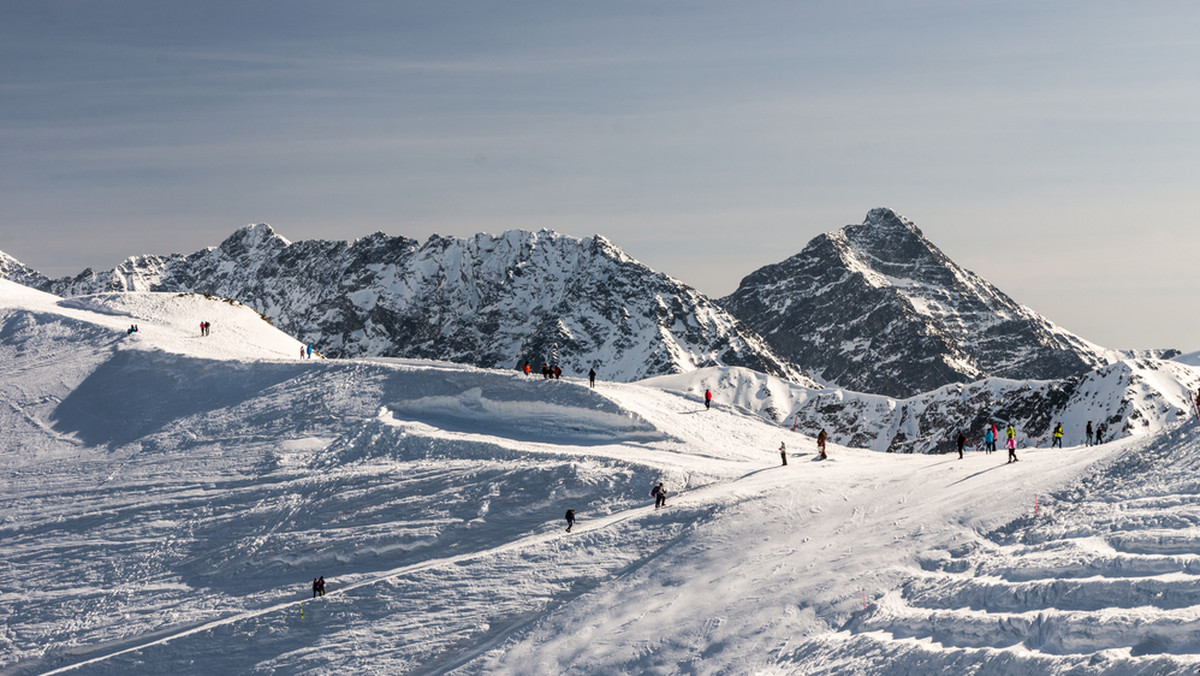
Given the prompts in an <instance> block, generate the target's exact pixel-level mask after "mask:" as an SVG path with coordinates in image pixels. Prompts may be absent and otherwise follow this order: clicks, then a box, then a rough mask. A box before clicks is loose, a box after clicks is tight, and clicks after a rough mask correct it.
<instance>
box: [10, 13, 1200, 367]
mask: <svg viewBox="0 0 1200 676" xmlns="http://www.w3.org/2000/svg"><path fill="white" fill-rule="evenodd" d="M0 16H2V17H3V20H0V250H3V251H5V252H7V253H9V254H11V255H13V256H15V257H16V258H18V259H19V260H21V261H23V262H25V263H26V264H28V265H31V266H33V267H35V268H38V269H40V270H42V271H43V272H45V273H47V274H51V275H64V274H73V273H76V272H78V271H80V270H81V269H83V268H84V267H86V266H93V267H111V266H113V265H115V264H116V263H118V262H119V261H120V260H121V259H123V258H125V257H127V256H130V255H134V254H142V253H170V252H191V251H194V250H197V249H200V248H202V247H205V246H210V245H215V244H218V243H219V242H220V241H221V240H223V239H224V238H225V237H227V236H228V235H229V234H230V233H231V232H232V231H233V230H234V229H236V228H238V227H240V226H241V225H244V224H247V223H256V222H268V223H271V224H272V225H273V226H274V227H275V229H276V230H277V231H278V232H280V233H281V234H283V235H284V236H286V237H288V238H289V239H292V240H300V239H310V238H324V239H352V238H355V237H359V236H362V235H366V234H369V233H371V232H375V231H383V232H386V233H389V234H394V235H407V236H410V237H414V238H417V239H421V240H423V239H425V238H426V237H427V236H429V235H430V234H432V233H439V234H453V235H470V234H473V233H476V232H481V231H486V232H498V231H502V230H505V229H508V228H526V229H538V228H550V229H554V230H558V231H560V232H564V233H568V234H572V235H577V236H587V235H590V234H593V233H600V234H603V235H605V236H607V237H609V238H610V239H612V240H613V241H614V242H616V243H617V244H618V245H619V246H621V247H622V248H624V249H625V250H626V251H627V252H628V253H629V254H630V255H632V256H634V257H635V258H638V259H639V260H641V261H642V262H644V263H646V264H647V265H650V266H651V267H653V268H655V269H658V270H661V271H664V272H667V273H669V274H671V275H674V276H675V277H678V278H680V279H682V280H684V281H686V282H688V283H690V284H692V285H694V286H696V287H697V288H699V289H700V290H701V291H704V292H706V293H708V294H710V295H713V296H722V295H725V294H727V293H729V292H731V291H732V290H733V289H734V288H735V287H736V285H737V283H738V281H739V280H740V278H741V277H742V276H744V275H746V274H748V273H749V272H751V271H753V270H754V269H756V268H758V267H761V266H762V265H765V264H768V263H773V262H777V261H779V260H782V259H783V258H786V257H787V256H790V255H792V254H794V253H796V252H798V251H799V250H800V249H801V248H802V247H803V246H804V244H805V243H806V242H807V241H808V240H809V239H811V238H812V237H813V236H815V235H817V234H819V233H821V232H825V231H828V230H833V229H836V228H838V227H841V226H842V225H845V224H847V223H856V222H860V221H861V220H862V218H863V217H864V215H865V214H866V212H867V211H868V210H869V209H871V208H872V207H876V206H890V207H892V208H895V209H896V210H897V211H899V212H900V213H902V214H904V215H906V216H907V217H909V218H911V219H912V220H914V221H915V222H916V223H917V224H918V226H920V227H921V228H922V230H924V232H925V233H926V235H928V236H929V237H930V238H931V239H932V240H933V241H934V243H935V244H937V245H938V246H940V247H941V248H942V249H943V250H944V251H945V252H946V253H947V254H948V255H949V256H950V257H951V258H953V259H954V260H956V261H957V262H959V263H960V264H962V265H964V266H966V267H968V268H970V269H972V270H974V271H975V272H977V273H979V274H980V275H982V276H984V277H985V278H987V279H988V280H990V281H992V282H993V283H995V284H997V285H998V286H999V287H1000V288H1001V289H1002V290H1004V291H1006V292H1007V293H1009V294H1010V295H1012V296H1013V297H1015V298H1016V299H1017V300H1019V301H1021V302H1023V303H1026V304H1027V305H1029V306H1031V307H1032V308H1033V309H1035V310H1037V311H1039V312H1041V313H1042V314H1044V315H1046V316H1048V317H1049V318H1050V319H1051V320H1053V321H1056V322H1058V323H1060V324H1062V325H1063V326H1065V327H1066V328H1068V329H1070V330H1072V331H1075V332H1077V333H1079V334H1080V335H1082V336H1083V337H1085V338H1088V339H1090V340H1093V341H1095V342H1098V343H1101V344H1103V345H1106V346H1110V347H1117V348H1123V347H1178V348H1180V349H1185V350H1196V349H1200V340H1198V339H1197V336H1198V335H1200V332H1198V330H1200V319H1198V318H1197V317H1196V315H1195V313H1194V312H1193V311H1192V310H1193V308H1194V307H1195V306H1196V303H1195V301H1194V299H1195V298H1196V296H1197V292H1198V291H1200V275H1197V274H1196V273H1194V272H1193V271H1192V270H1193V269H1194V268H1195V267H1196V266H1197V264H1198V263H1197V261H1196V257H1197V254H1200V230H1198V229H1197V228H1196V226H1195V223H1194V222H1193V217H1194V216H1193V215H1194V214H1196V213H1197V212H1198V209H1197V207H1200V194H1198V192H1197V186H1198V185H1200V180H1198V179H1200V161H1198V159H1197V158H1200V77H1198V76H1200V72H1198V71H1200V37H1198V36H1200V5H1196V4H1195V3H1190V2H1173V3H1133V2H1112V1H1098V2H1053V3H1047V2H1044V1H1038V2H949V1H947V2H935V1H930V2H739V3H730V2H648V1H641V2H592V3H577V2H453V1H439V2H421V3H417V2H375V3H372V2H351V3H341V2H338V3H334V2H236V3H234V2H229V3H175V2H103V3H91V2H82V1H76V2H53V1H51V2H36V3H29V2H16V1H13V0H0Z"/></svg>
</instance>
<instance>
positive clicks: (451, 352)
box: [10, 224, 813, 384]
mask: <svg viewBox="0 0 1200 676" xmlns="http://www.w3.org/2000/svg"><path fill="white" fill-rule="evenodd" d="M18 265H19V264H17V265H11V266H10V267H11V269H12V270H13V274H14V275H15V274H17V271H22V270H23V271H27V270H28V269H27V268H24V266H20V267H18ZM22 274H23V275H24V277H23V279H25V283H27V284H31V285H33V286H35V287H37V288H41V289H43V290H47V291H50V292H52V293H54V294H57V295H60V296H75V295H82V294H94V293H101V292H110V291H190V292H197V293H204V294H211V295H214V296H222V297H228V298H234V299H237V300H239V301H242V302H245V303H247V304H249V305H251V306H253V307H255V308H256V309H258V310H259V311H260V312H262V313H263V314H264V315H265V316H267V317H268V318H270V320H271V322H272V323H274V324H275V325H276V326H277V327H279V328H280V329H282V330H284V331H286V332H288V333H290V334H292V335H295V336H298V337H299V338H301V339H302V340H303V341H305V342H308V343H312V344H313V345H314V349H316V350H318V351H320V352H321V353H323V354H325V355H328V356H334V357H359V356H386V357H409V358H428V359H442V360H448V361H455V362H460V363H466V364H473V365H476V366H483V367H505V368H512V367H514V366H516V365H517V364H519V363H522V362H524V361H525V360H528V361H529V362H530V363H531V366H532V368H533V369H534V370H535V371H537V370H540V368H541V365H542V364H543V363H554V362H557V363H558V364H560V365H561V366H562V367H563V369H564V370H565V371H567V372H568V373H574V374H580V373H586V372H587V371H588V369H589V368H592V367H595V368H596V370H597V372H598V374H599V377H600V378H601V379H606V380H636V379H640V378H644V377H647V376H652V375H659V374H665V373H674V372H679V371H686V370H689V369H693V368H697V367H702V366H713V365H729V366H745V367H748V368H752V369H755V370H758V371H762V372H765V373H771V374H774V375H778V376H781V377H784V378H787V379H789V380H792V381H794V382H799V383H810V384H811V383H812V382H813V381H811V380H810V379H808V378H807V377H806V376H805V375H804V374H803V373H801V372H800V370H799V369H797V368H795V367H794V366H793V365H792V364H790V363H789V362H788V361H787V360H784V359H781V358H779V357H778V356H777V355H776V354H775V352H774V350H772V349H771V348H770V347H769V346H768V345H767V344H766V343H765V342H764V341H763V340H762V339H761V338H760V337H758V336H757V335H755V334H754V333H753V332H752V331H748V330H746V329H745V328H744V327H742V326H741V325H740V323H739V322H738V321H737V320H735V319H734V318H733V317H732V316H730V315H729V314H728V313H727V312H725V311H724V310H723V309H722V308H720V307H719V306H718V305H716V304H715V303H713V302H712V301H711V300H709V299H708V298H707V297H705V296H704V295H703V294H701V293H699V292H698V291H696V290H695V289H693V288H691V287H689V286H687V285H686V284H683V283H681V282H679V281H677V280H675V279H672V278H671V277H669V276H667V275H664V274H661V273H658V272H655V271H653V270H651V269H649V268H647V267H646V266H645V265H642V264H641V263H639V262H637V261H636V260H634V259H632V258H630V257H629V256H628V255H626V254H625V253H624V252H622V251H621V250H620V249H619V248H618V247H616V246H615V245H613V244H612V243H611V242H609V241H608V240H606V239H605V238H603V237H600V236H594V237H589V238H584V239H578V238H574V237H569V236H565V235H561V234H558V233H554V232H550V231H546V230H542V231H540V232H527V231H519V230H514V231H509V232H506V233H503V234H501V235H488V234H479V235H476V236H474V237H471V238H466V239H460V238H454V237H441V236H434V237H431V238H430V239H429V240H427V241H426V242H425V243H424V244H420V243H418V242H417V241H416V240H413V239H409V238H406V237H391V236H387V235H384V234H382V233H377V234H374V235H371V236H369V237H365V238H363V239H359V240H357V241H355V242H337V241H324V240H309V241H302V242H296V243H292V242H289V241H288V240H287V239H285V238H283V237H281V236H279V235H277V234H276V233H275V232H274V231H273V230H272V229H271V227H270V226H268V225H265V224H260V225H254V226H247V227H245V228H242V229H240V230H238V231H237V232H235V233H234V234H233V235H232V236H231V237H229V238H228V239H227V240H225V241H224V242H223V243H222V244H221V245H220V246H218V247H215V248H209V249H206V250H204V251H199V252H196V253H193V254H190V255H186V256H184V255H180V254H174V255H170V256H138V257H133V258H129V259H127V260H126V261H124V262H123V263H122V264H121V265H119V266H118V267H116V268H114V269H112V270H107V271H102V272H96V271H93V270H90V269H89V270H86V271H84V272H83V273H82V274H80V275H78V276H76V277H74V278H65V279H60V280H47V279H45V278H41V279H31V278H30V276H29V274H28V272H22Z"/></svg>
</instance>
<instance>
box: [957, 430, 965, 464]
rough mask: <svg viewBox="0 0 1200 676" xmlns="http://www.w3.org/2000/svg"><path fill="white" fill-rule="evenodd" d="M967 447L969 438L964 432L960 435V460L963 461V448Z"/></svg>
mask: <svg viewBox="0 0 1200 676" xmlns="http://www.w3.org/2000/svg"><path fill="white" fill-rule="evenodd" d="M966 445H967V437H966V436H964V435H963V433H962V432H959V433H958V459H959V460H962V459H963V446H966Z"/></svg>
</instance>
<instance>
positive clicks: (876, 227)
mask: <svg viewBox="0 0 1200 676" xmlns="http://www.w3.org/2000/svg"><path fill="white" fill-rule="evenodd" d="M850 228H855V226H847V229H848V230H849V229H850ZM855 229H856V230H861V229H870V230H872V231H876V232H878V231H881V230H882V231H895V232H896V233H897V234H901V233H911V234H915V235H918V236H921V237H923V236H924V235H923V234H922V233H921V229H920V228H918V227H917V225H916V223H913V222H912V221H910V220H909V219H907V218H905V217H904V216H901V215H900V214H899V213H897V212H896V211H895V210H894V209H889V208H888V207H876V208H874V209H872V210H870V211H868V212H867V217H866V218H864V219H863V222H862V225H861V226H857V228H855Z"/></svg>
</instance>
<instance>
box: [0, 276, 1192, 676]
mask: <svg viewBox="0 0 1200 676" xmlns="http://www.w3.org/2000/svg"><path fill="white" fill-rule="evenodd" d="M204 320H207V321H210V322H211V325H212V329H211V335H209V336H201V335H200V331H199V328H198V327H199V322H200V321H204ZM135 324H136V325H137V326H138V329H139V330H138V331H137V332H136V333H133V334H130V333H128V332H127V331H128V328H129V327H130V325H135ZM300 347H301V346H300V343H298V342H297V341H295V340H293V339H291V338H289V337H287V336H285V335H283V334H281V333H280V332H278V331H276V330H275V329H274V328H272V327H271V326H270V325H269V324H267V323H266V322H264V321H263V320H262V319H261V317H260V316H259V315H258V314H257V313H256V312H254V311H253V310H251V309H249V308H246V307H244V306H241V305H240V304H237V303H230V302H225V301H222V300H221V299H216V298H205V297H203V296H195V295H188V294H182V295H181V294H153V293H144V294H138V293H131V294H112V295H102V296H91V297H83V298H75V299H69V300H63V299H59V298H57V297H54V296H49V295H47V294H43V293H40V292H37V291H33V290H30V289H27V288H25V287H21V286H19V285H16V284H13V283H11V282H0V393H2V396H3V402H2V404H3V405H2V407H0V426H2V427H0V429H2V430H3V435H2V437H0V439H2V441H0V455H2V457H0V460H2V461H3V468H4V469H3V473H2V476H3V480H2V488H3V490H0V674H6V675H8V674H52V673H65V674H165V673H170V674H212V673H230V674H233V673H289V674H296V673H305V674H345V673H384V674H601V673H603V674H619V673H628V674H675V673H687V674H708V673H746V674H821V673H828V674H833V673H913V674H917V673H922V674H924V673H943V672H944V673H964V674H965V673H971V674H1046V673H1062V674H1066V673H1070V674H1088V673H1122V674H1125V673H1133V674H1171V673H1180V674H1182V673H1188V674H1194V673H1196V671H1197V669H1198V668H1200V584H1197V583H1198V582H1200V437H1198V432H1200V430H1198V427H1197V424H1196V422H1195V418H1194V412H1192V413H1191V414H1188V415H1181V416H1171V415H1164V416H1163V417H1161V418H1158V419H1155V423H1154V425H1153V426H1151V427H1148V428H1146V429H1145V430H1141V433H1140V434H1138V435H1134V436H1127V437H1124V438H1121V439H1119V440H1118V441H1114V442H1111V443H1105V444H1103V445H1100V446H1095V447H1085V446H1070V445H1068V447H1067V448H1064V449H1061V450H1060V449H1053V450H1050V449H1033V448H1021V449H1018V451H1017V454H1018V457H1019V461H1018V462H1016V463H1007V462H1006V453H1005V452H1004V451H1003V450H1001V451H999V452H997V453H995V454H985V453H979V452H970V453H968V454H967V455H966V457H965V458H964V459H962V460H959V459H958V457H957V454H949V455H920V454H911V455H910V454H887V453H880V452H873V451H871V450H865V449H856V448H847V447H842V446H838V445H830V447H829V456H830V458H829V460H826V461H816V460H814V458H815V457H816V455H815V443H814V441H813V439H812V438H811V437H809V436H806V435H804V434H800V433H795V432H792V431H790V429H789V428H788V427H786V426H784V425H780V424H779V423H778V422H775V421H772V420H768V419H765V418H764V417H761V416H760V415H756V414H755V412H753V410H752V409H753V408H754V406H753V405H752V403H753V400H754V399H755V397H759V396H761V395H760V393H758V392H757V391H749V390H738V389H737V388H732V389H729V390H720V389H718V390H715V391H714V406H713V408H712V410H705V407H704V403H703V401H702V399H701V398H700V397H698V396H696V395H695V392H697V391H699V392H703V383H707V382H715V381H721V379H722V378H724V381H725V382H735V381H737V380H738V378H737V377H732V378H731V377H729V376H728V374H727V373H725V371H724V370H722V369H707V370H702V371H699V372H696V373H694V374H692V375H691V378H692V380H689V379H688V377H686V376H672V377H671V379H669V382H666V383H659V384H657V385H655V384H647V383H642V384H639V383H632V384H619V383H611V382H606V381H604V380H603V373H602V369H601V378H600V379H599V381H598V382H597V384H596V387H595V388H594V389H593V388H589V387H588V384H587V381H586V379H585V378H578V377H564V378H563V379H562V380H544V379H542V378H541V377H540V376H534V377H529V376H525V375H523V374H519V373H516V372H508V371H494V370H484V369H477V368H472V367H467V366H461V365H456V364H449V363H440V362H429V361H407V360H347V361H335V360H324V359H320V358H314V359H311V360H309V359H303V360H302V359H300V357H299V351H300ZM317 357H319V355H317ZM1192 361H1193V362H1194V361H1195V360H1192ZM1173 368H1174V367H1173ZM1185 370H1187V371H1188V373H1187V374H1185V375H1187V376H1188V377H1189V378H1194V377H1195V372H1194V367H1187V369H1185ZM1173 372H1174V370H1170V369H1168V370H1164V371H1163V373H1173ZM681 378H682V381H681V380H680V379H681ZM714 379H715V381H714ZM751 381H752V379H751ZM653 382H654V381H650V383H653ZM1160 385H1161V391H1162V392H1163V393H1164V394H1163V395H1162V397H1163V398H1162V401H1161V402H1160V403H1161V406H1162V407H1163V408H1162V410H1163V411H1168V410H1172V409H1174V408H1179V407H1187V406H1188V404H1187V403H1186V402H1182V401H1174V400H1172V399H1171V397H1173V396H1175V395H1174V394H1173V393H1174V392H1176V391H1182V390H1183V389H1185V388H1184V386H1182V385H1181V384H1180V383H1179V382H1175V381H1172V382H1163V383H1160ZM1185 385H1186V384H1185ZM755 387H757V386H755ZM781 443H786V445H787V449H788V454H789V458H788V465H787V466H781V463H780V456H779V451H778V449H779V446H780V444H781ZM658 481H662V482H664V484H665V485H666V487H667V489H668V490H669V492H670V494H669V497H668V499H667V506H666V507H665V508H663V509H657V510H656V509H655V508H654V505H653V502H654V500H653V498H651V497H650V496H649V491H650V487H651V486H652V485H653V484H655V483H657V482H658ZM567 509H574V510H575V512H576V515H577V519H578V520H577V522H576V525H575V527H574V529H573V532H571V533H569V534H568V533H565V532H564V529H565V526H566V524H565V522H564V520H563V514H564V512H565V511H566V510H567ZM317 576H324V577H325V579H326V581H327V590H328V592H327V594H326V595H325V596H323V597H320V598H315V599H314V598H312V591H311V589H312V588H311V583H312V580H313V578H315V577H317Z"/></svg>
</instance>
